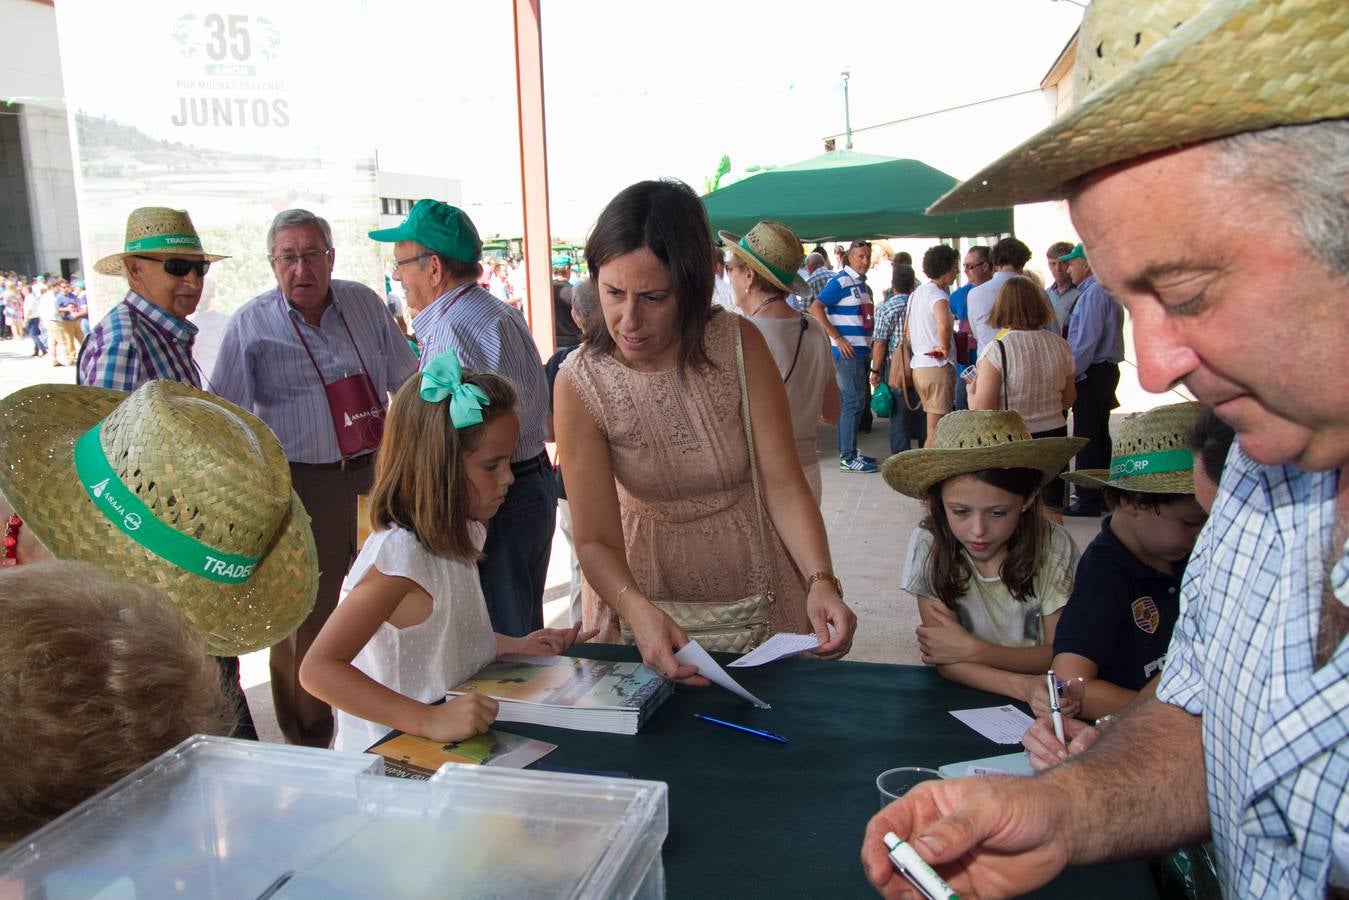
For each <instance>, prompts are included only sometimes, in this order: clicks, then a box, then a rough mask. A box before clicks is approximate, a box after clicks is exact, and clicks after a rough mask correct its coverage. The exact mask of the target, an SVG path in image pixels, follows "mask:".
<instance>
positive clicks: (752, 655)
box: [726, 634, 820, 669]
mask: <svg viewBox="0 0 1349 900" xmlns="http://www.w3.org/2000/svg"><path fill="white" fill-rule="evenodd" d="M818 646H820V639H819V638H818V637H816V636H815V635H813V634H775V635H773V636H772V637H771V638H769V639H768V640H766V641H764V642H763V643H762V644H760V645H759V646H757V647H755V648H754V649H753V650H751V651H749V652H748V653H746V654H745V655H744V656H742V657H740V658H739V659H737V660H736V661H735V662H732V663H727V664H726V668H728V669H736V668H748V667H750V666H762V665H767V664H768V663H771V662H777V661H778V660H779V659H782V658H784V657H787V656H796V655H797V654H798V653H809V652H810V651H811V650H814V649H815V648H816V647H818Z"/></svg>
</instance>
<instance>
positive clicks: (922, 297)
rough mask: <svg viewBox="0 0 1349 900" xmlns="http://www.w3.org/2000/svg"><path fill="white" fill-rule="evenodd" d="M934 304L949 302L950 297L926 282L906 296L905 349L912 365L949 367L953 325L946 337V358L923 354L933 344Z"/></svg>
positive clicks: (952, 354)
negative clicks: (907, 324) (907, 305)
mask: <svg viewBox="0 0 1349 900" xmlns="http://www.w3.org/2000/svg"><path fill="white" fill-rule="evenodd" d="M938 303H945V304H947V305H948V307H949V305H950V303H951V296H950V295H949V294H947V293H946V290H945V289H944V288H943V287H942V286H941V285H939V284H934V283H933V282H931V281H929V282H927V283H926V284H920V285H919V286H918V289H917V290H915V291H914V292H913V293H912V294H910V295H909V312H908V316H909V348H910V349H911V350H912V351H913V367H914V368H915V369H923V368H927V367H929V366H949V365H951V364H952V362H953V361H954V360H955V358H956V343H955V336H954V335H955V328H954V327H952V329H951V332H952V336H951V338H949V339H948V340H947V347H946V358H945V359H933V358H932V357H930V356H927V355H925V354H926V353H927V351H929V350H931V349H932V348H933V347H936V346H937V319H936V317H935V316H934V314H933V312H932V309H933V307H934V306H936V305H937V304H938Z"/></svg>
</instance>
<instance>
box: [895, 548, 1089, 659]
mask: <svg viewBox="0 0 1349 900" xmlns="http://www.w3.org/2000/svg"><path fill="white" fill-rule="evenodd" d="M1045 524H1046V525H1048V526H1049V531H1050V535H1049V542H1048V552H1047V553H1045V554H1044V557H1043V559H1041V560H1040V568H1039V570H1038V571H1037V572H1036V573H1035V578H1034V579H1033V581H1032V587H1033V590H1034V596H1031V597H1027V598H1026V599H1025V600H1024V601H1020V600H1017V599H1016V598H1014V597H1013V596H1012V594H1011V592H1010V591H1008V590H1007V585H1005V584H1003V582H1002V579H1001V578H999V577H996V576H995V577H993V578H985V577H984V576H982V575H980V574H979V573H978V571H976V570H975V568H974V561H973V560H971V559H970V558H969V554H968V552H967V551H966V550H965V548H964V547H961V548H960V552H961V553H964V554H965V560H966V562H967V564H968V565H969V568H970V572H971V574H970V580H969V584H968V585H967V588H966V591H965V595H964V596H963V597H961V598H959V599H958V600H956V610H955V611H956V617H957V618H958V619H959V620H960V625H961V627H962V628H964V629H965V630H966V631H968V632H969V633H970V634H972V635H974V636H975V637H977V638H980V639H981V640H985V641H989V642H991V643H994V644H999V645H1001V646H1003V647H1037V646H1039V645H1041V644H1043V643H1044V642H1045V629H1044V619H1045V617H1046V616H1050V615H1053V614H1054V613H1056V612H1058V611H1059V610H1060V609H1062V608H1063V607H1064V605H1066V604H1067V602H1068V596H1069V595H1070V594H1072V592H1073V578H1074V577H1075V576H1076V574H1077V560H1078V552H1077V545H1075V544H1074V543H1073V539H1072V538H1071V537H1070V536H1069V535H1068V532H1067V531H1064V530H1063V528H1062V526H1059V525H1055V524H1054V523H1052V522H1046V523H1045ZM931 555H932V532H930V531H928V530H927V529H926V528H923V527H921V526H920V527H918V528H915V529H914V530H913V534H912V535H910V536H909V550H908V553H907V554H906V555H905V563H904V580H903V582H902V583H903V585H904V590H906V591H909V592H910V593H913V594H917V595H918V596H920V597H928V598H930V599H932V600H937V601H938V602H941V601H940V599H939V598H938V597H937V594H936V591H934V590H933V588H932V584H931V581H930V580H929V571H930V569H929V560H930V558H931Z"/></svg>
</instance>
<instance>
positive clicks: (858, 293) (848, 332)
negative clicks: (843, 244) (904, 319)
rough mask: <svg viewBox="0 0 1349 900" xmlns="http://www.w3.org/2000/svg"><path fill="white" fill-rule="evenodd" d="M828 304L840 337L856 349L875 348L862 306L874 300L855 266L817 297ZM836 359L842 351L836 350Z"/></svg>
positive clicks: (822, 289)
mask: <svg viewBox="0 0 1349 900" xmlns="http://www.w3.org/2000/svg"><path fill="white" fill-rule="evenodd" d="M817 296H818V299H819V301H820V302H821V303H823V304H824V308H825V315H827V316H828V317H829V322H830V324H832V325H833V326H834V327H835V328H837V329H838V333H839V334H841V335H843V337H844V338H846V339H847V341H848V343H849V344H852V345H853V346H854V347H858V348H862V349H866V348H867V347H868V346H870V344H871V335H870V334H868V333H867V329H866V326H865V325H864V324H863V321H862V304H863V302H865V301H867V300H870V294H869V293H868V291H867V286H866V283H865V282H864V281H863V280H862V277H861V276H860V275H858V274H857V272H856V271H855V270H854V269H853V267H852V266H844V267H843V271H842V272H839V273H838V274H837V275H835V276H834V277H833V278H831V279H830V280H829V283H828V284H826V285H825V286H824V287H823V288H821V289H820V292H819V294H818V295H817ZM832 349H833V352H834V358H835V359H837V358H838V348H837V347H833V348H832Z"/></svg>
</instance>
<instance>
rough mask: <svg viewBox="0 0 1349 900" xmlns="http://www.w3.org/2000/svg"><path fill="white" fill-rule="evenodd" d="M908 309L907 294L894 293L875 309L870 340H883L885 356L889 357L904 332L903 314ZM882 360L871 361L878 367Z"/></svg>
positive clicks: (897, 345)
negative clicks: (874, 319)
mask: <svg viewBox="0 0 1349 900" xmlns="http://www.w3.org/2000/svg"><path fill="white" fill-rule="evenodd" d="M908 311H909V295H908V294H895V295H894V296H893V297H891V298H890V299H889V300H886V301H885V302H884V303H882V304H881V308H880V309H878V310H876V321H875V322H874V323H873V324H872V326H871V342H872V343H873V344H874V343H875V342H876V341H885V358H886V359H889V358H890V357H891V356H893V355H894V352H895V350H896V348H898V347H899V339H900V337H901V336H902V335H903V334H904V316H905V314H906V313H908ZM881 362H882V361H878V362H876V363H873V365H877V367H879V365H880V363H881Z"/></svg>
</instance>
